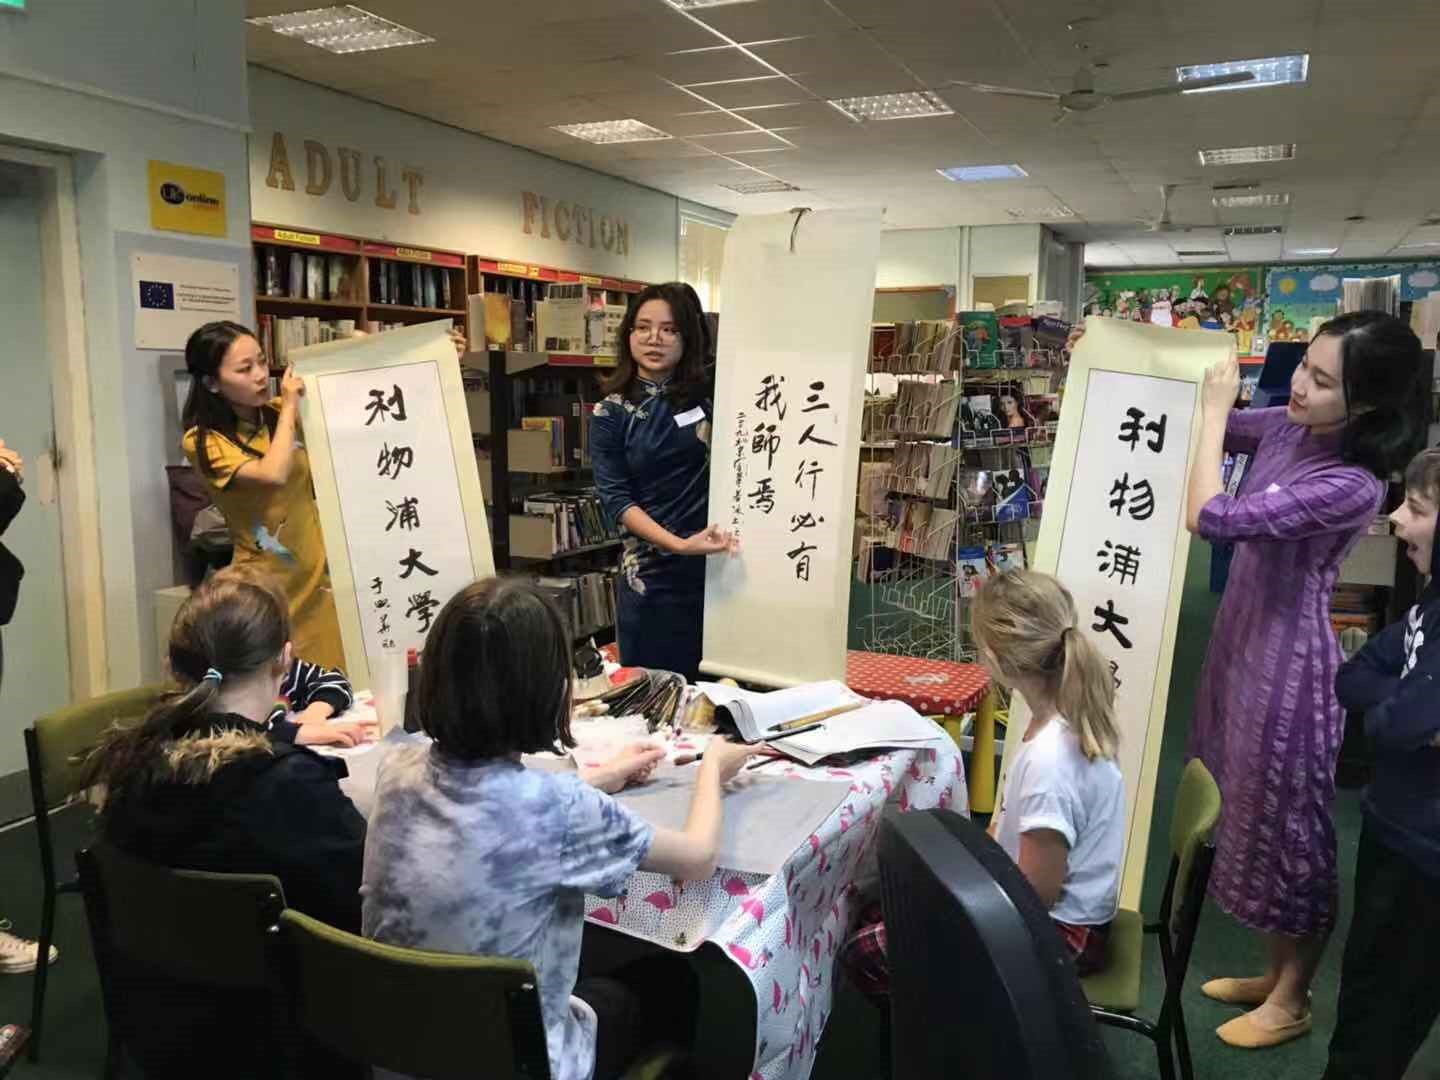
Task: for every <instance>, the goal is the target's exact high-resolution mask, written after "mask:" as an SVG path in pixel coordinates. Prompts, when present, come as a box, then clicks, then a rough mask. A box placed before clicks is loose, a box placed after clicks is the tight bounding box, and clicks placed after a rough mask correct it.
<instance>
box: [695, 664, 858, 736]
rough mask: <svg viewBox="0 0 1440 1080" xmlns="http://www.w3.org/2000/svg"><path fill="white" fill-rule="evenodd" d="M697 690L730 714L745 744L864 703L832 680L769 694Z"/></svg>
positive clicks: (701, 686) (706, 686) (717, 687)
mask: <svg viewBox="0 0 1440 1080" xmlns="http://www.w3.org/2000/svg"><path fill="white" fill-rule="evenodd" d="M696 688H697V689H698V690H699V691H700V692H701V693H702V694H704V695H705V696H706V697H707V698H709V699H710V701H711V703H712V704H713V705H714V706H715V708H716V709H717V710H723V711H724V712H726V713H728V714H729V716H730V719H731V720H733V721H734V723H735V727H736V729H737V730H738V731H739V732H740V737H741V738H742V739H744V740H745V741H746V742H755V741H756V740H758V739H762V738H764V737H765V736H766V735H768V734H770V733H772V732H775V731H779V730H780V729H782V728H784V727H786V726H787V725H789V726H793V727H799V726H800V725H801V724H808V723H811V722H813V721H814V720H818V719H820V718H822V717H823V716H824V715H826V714H828V713H832V712H834V710H836V709H844V708H854V707H856V706H858V705H860V704H862V703H863V702H864V700H865V699H864V698H862V697H861V696H860V695H859V694H857V693H855V692H854V691H853V690H851V689H850V688H849V687H848V686H846V685H845V684H844V683H842V682H836V681H834V680H833V679H832V680H829V681H827V682H815V683H805V684H804V685H802V686H792V687H790V688H789V689H787V690H771V691H769V692H758V691H754V690H741V689H740V688H739V687H735V686H725V685H724V684H722V683H704V682H702V683H696Z"/></svg>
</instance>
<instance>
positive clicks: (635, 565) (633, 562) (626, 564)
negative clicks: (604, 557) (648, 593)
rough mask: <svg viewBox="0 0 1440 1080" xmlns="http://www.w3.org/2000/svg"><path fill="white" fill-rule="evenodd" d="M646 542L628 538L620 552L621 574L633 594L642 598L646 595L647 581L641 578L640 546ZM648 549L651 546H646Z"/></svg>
mask: <svg viewBox="0 0 1440 1080" xmlns="http://www.w3.org/2000/svg"><path fill="white" fill-rule="evenodd" d="M642 543H644V541H642V540H640V539H638V538H636V537H634V536H627V537H626V538H625V543H624V545H623V547H622V548H621V551H620V573H622V574H624V575H625V584H627V585H629V586H630V589H631V591H632V592H635V593H638V594H639V595H641V596H644V595H645V579H644V578H643V577H641V576H640V564H641V561H642V560H641V558H640V545H641V544H642ZM646 546H647V547H648V546H649V545H648V544H646Z"/></svg>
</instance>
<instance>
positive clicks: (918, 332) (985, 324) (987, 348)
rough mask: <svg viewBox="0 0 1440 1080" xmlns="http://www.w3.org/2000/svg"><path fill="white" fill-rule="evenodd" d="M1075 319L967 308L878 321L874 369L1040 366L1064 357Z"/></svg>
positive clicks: (873, 336) (874, 333) (874, 334)
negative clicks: (954, 312)
mask: <svg viewBox="0 0 1440 1080" xmlns="http://www.w3.org/2000/svg"><path fill="white" fill-rule="evenodd" d="M1069 335H1070V324H1069V323H1067V322H1065V321H1064V320H1063V319H1058V318H1055V317H1053V316H1050V315H1038V316H1031V315H1004V314H997V313H996V312H994V311H962V312H960V313H959V314H958V315H956V316H954V317H953V318H950V319H918V320H915V321H913V322H897V323H892V324H881V325H878V326H875V327H874V328H873V329H872V331H871V336H870V349H871V356H870V370H871V371H876V372H892V373H896V374H914V373H923V372H939V373H944V372H949V371H955V370H957V369H959V368H961V367H964V368H966V369H972V368H973V369H982V370H983V369H994V368H1040V367H1052V366H1058V365H1059V364H1060V363H1062V362H1063V356H1064V348H1065V341H1066V339H1067V338H1068V337H1069Z"/></svg>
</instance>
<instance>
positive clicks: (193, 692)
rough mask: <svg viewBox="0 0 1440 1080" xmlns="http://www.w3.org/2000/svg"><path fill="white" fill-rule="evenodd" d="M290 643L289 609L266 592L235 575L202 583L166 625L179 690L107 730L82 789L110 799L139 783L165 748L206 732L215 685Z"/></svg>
mask: <svg viewBox="0 0 1440 1080" xmlns="http://www.w3.org/2000/svg"><path fill="white" fill-rule="evenodd" d="M289 640H290V616H289V612H288V611H287V609H286V606H285V602H284V600H283V599H282V598H281V597H280V596H279V595H278V594H277V593H276V591H275V590H274V589H273V588H271V587H269V586H268V585H266V584H264V583H262V582H259V581H255V580H245V579H243V578H240V577H238V576H230V577H224V576H217V577H216V578H212V579H211V580H210V581H207V582H206V583H205V584H204V585H201V586H200V587H199V588H198V589H196V590H195V592H194V593H192V594H191V596H190V599H188V600H186V601H185V603H184V604H183V605H181V608H180V611H179V612H178V613H177V614H176V616H175V623H174V625H173V626H172V627H171V628H170V649H169V661H170V671H171V674H172V675H173V676H174V677H175V681H176V682H177V683H178V684H179V685H180V687H181V689H179V690H177V691H175V692H174V693H170V694H166V695H165V696H164V697H162V698H161V699H160V701H159V702H158V703H157V704H156V705H155V706H154V707H153V708H152V709H151V710H150V712H149V714H148V715H146V717H145V719H144V721H143V722H141V723H140V724H138V725H136V726H134V727H128V728H121V727H116V728H112V729H111V730H110V731H108V732H106V734H105V737H104V738H103V739H102V740H101V743H100V745H99V746H98V747H97V748H96V749H95V751H94V752H93V753H92V754H91V755H90V757H89V758H88V759H87V761H86V763H85V784H86V786H88V787H94V786H97V785H99V786H103V787H104V788H105V789H106V790H107V792H109V793H112V794H113V793H114V792H116V791H119V790H123V789H126V788H131V787H138V786H143V785H144V784H146V783H147V782H148V781H149V780H150V779H151V777H152V775H153V772H154V770H155V767H156V766H157V765H158V764H160V763H161V762H162V761H163V759H164V750H165V745H166V744H167V743H170V742H173V741H174V740H176V739H181V738H184V737H185V736H187V735H193V734H198V733H201V732H204V731H206V730H208V728H209V726H210V725H209V721H208V717H209V715H210V714H211V713H212V712H213V711H214V704H215V699H216V697H217V696H218V695H219V692H220V686H221V684H222V682H223V681H224V680H225V679H227V678H230V677H236V678H244V677H245V676H247V675H252V674H254V673H255V672H257V671H260V670H262V669H263V668H264V667H265V666H266V665H267V664H274V663H275V662H276V660H277V659H278V658H279V657H280V655H281V653H283V652H284V651H285V645H286V643H287V642H288V641H289Z"/></svg>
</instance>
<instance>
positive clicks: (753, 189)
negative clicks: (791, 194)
mask: <svg viewBox="0 0 1440 1080" xmlns="http://www.w3.org/2000/svg"><path fill="white" fill-rule="evenodd" d="M720 186H721V187H723V188H725V189H727V190H729V191H733V192H735V193H736V194H737V195H768V194H770V193H771V192H775V191H799V190H800V189H799V188H798V187H796V186H795V185H794V184H787V183H786V182H785V181H784V180H774V179H770V180H737V181H736V182H735V183H733V184H721V185H720Z"/></svg>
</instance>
